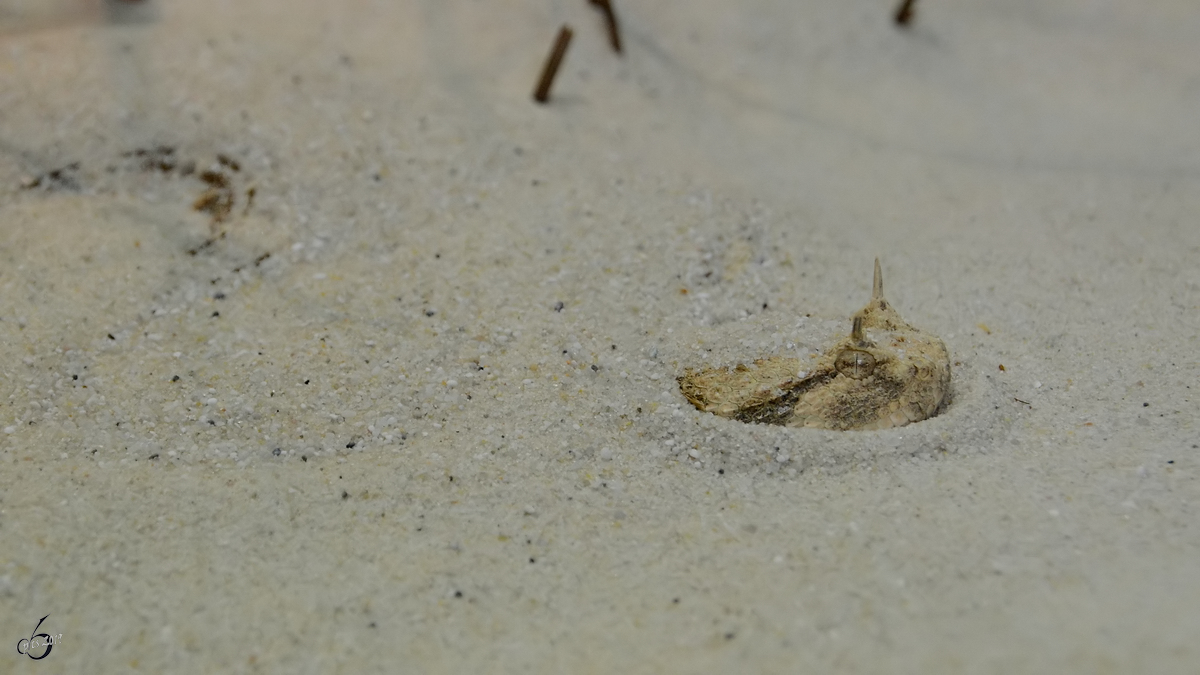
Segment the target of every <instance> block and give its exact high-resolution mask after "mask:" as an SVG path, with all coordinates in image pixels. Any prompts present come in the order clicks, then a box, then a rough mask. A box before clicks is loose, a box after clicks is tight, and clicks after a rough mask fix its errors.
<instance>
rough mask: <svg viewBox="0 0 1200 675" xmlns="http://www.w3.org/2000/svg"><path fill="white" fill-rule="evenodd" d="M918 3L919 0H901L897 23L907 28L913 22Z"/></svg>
mask: <svg viewBox="0 0 1200 675" xmlns="http://www.w3.org/2000/svg"><path fill="white" fill-rule="evenodd" d="M916 4H917V0H900V6H899V7H897V8H896V25H897V26H901V27H904V28H907V27H908V26H909V24H911V23H912V20H913V15H914V14H916V9H914V8H913V6H914V5H916Z"/></svg>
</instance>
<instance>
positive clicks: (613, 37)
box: [588, 0, 621, 54]
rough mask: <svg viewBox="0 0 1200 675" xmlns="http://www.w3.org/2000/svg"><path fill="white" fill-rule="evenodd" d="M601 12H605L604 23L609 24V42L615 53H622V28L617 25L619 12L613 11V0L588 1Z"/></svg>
mask: <svg viewBox="0 0 1200 675" xmlns="http://www.w3.org/2000/svg"><path fill="white" fill-rule="evenodd" d="M588 2H590V3H592V4H593V5H595V6H596V7H597V8H599V9H600V11H602V12H604V21H605V23H607V24H608V42H609V44H611V45H612V48H613V51H614V52H616V53H618V54H620V53H621V28H620V26H619V25H618V24H617V11H616V10H615V9H613V6H612V1H611V0H588Z"/></svg>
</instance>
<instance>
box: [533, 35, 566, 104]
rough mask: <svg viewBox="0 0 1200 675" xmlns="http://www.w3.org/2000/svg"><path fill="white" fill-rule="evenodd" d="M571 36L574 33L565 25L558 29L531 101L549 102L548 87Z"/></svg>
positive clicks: (552, 81) (552, 80) (552, 82)
mask: <svg viewBox="0 0 1200 675" xmlns="http://www.w3.org/2000/svg"><path fill="white" fill-rule="evenodd" d="M572 35H574V33H573V32H572V31H571V27H570V26H568V25H566V24H563V27H562V28H561V29H559V31H558V37H557V38H556V39H555V40H554V47H553V48H552V49H551V50H550V55H549V56H548V57H546V65H545V66H543V67H542V77H541V78H540V79H539V80H538V85H537V89H535V90H534V91H533V100H535V101H537V102H538V103H545V102H547V101H549V100H550V85H552V84H554V75H555V73H557V72H558V66H559V64H561V63H562V60H563V56H564V55H565V54H566V53H567V46H568V45H570V44H571V36H572Z"/></svg>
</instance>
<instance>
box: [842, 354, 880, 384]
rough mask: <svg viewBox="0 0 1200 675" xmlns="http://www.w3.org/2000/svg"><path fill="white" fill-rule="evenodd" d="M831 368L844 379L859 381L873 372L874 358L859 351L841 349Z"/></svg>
mask: <svg viewBox="0 0 1200 675" xmlns="http://www.w3.org/2000/svg"><path fill="white" fill-rule="evenodd" d="M833 366H834V367H835V368H837V371H838V372H839V373H841V374H843V375H845V376H846V377H850V378H853V379H855V380H861V379H863V378H866V377H870V376H871V373H873V372H875V357H874V356H871V354H870V352H864V351H862V350H861V349H843V350H842V353H841V354H838V355H837V360H836V361H834V363H833Z"/></svg>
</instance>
